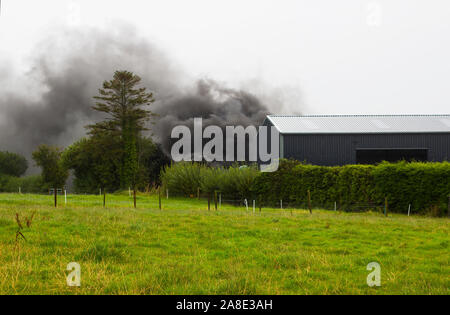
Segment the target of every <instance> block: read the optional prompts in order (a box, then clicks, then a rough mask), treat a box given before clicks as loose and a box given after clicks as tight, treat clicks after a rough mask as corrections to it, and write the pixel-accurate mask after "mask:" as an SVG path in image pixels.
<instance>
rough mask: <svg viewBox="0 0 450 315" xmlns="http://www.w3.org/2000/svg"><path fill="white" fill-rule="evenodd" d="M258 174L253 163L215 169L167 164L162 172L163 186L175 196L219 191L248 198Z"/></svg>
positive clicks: (193, 165) (225, 194)
mask: <svg viewBox="0 0 450 315" xmlns="http://www.w3.org/2000/svg"><path fill="white" fill-rule="evenodd" d="M258 175H259V171H258V169H257V167H256V166H251V167H238V166H233V167H230V168H223V167H219V168H214V167H209V166H207V165H203V164H199V163H188V162H181V163H175V164H173V165H172V166H170V167H167V168H166V169H165V170H164V171H163V172H162V173H161V181H162V183H163V186H164V187H165V188H167V189H169V191H170V192H171V193H172V194H175V195H184V196H189V195H197V189H198V188H200V191H201V193H203V194H210V193H211V194H212V193H214V191H220V192H221V193H222V195H223V196H224V197H225V198H227V199H233V200H237V199H239V200H241V199H244V198H250V197H251V195H252V187H253V184H254V180H255V178H256V177H257V176H258Z"/></svg>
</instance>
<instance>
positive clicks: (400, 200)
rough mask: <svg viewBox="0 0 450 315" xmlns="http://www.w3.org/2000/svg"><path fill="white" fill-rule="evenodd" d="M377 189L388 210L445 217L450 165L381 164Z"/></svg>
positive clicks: (446, 163)
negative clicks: (410, 209) (411, 211)
mask: <svg viewBox="0 0 450 315" xmlns="http://www.w3.org/2000/svg"><path fill="white" fill-rule="evenodd" d="M373 176H374V181H375V185H376V187H377V189H378V190H379V192H380V193H381V194H382V195H385V196H387V198H388V200H389V208H391V209H394V210H396V211H402V212H405V211H406V210H407V209H408V205H409V204H411V206H412V209H415V210H416V211H417V210H419V211H421V212H430V213H433V212H434V214H441V215H442V214H443V213H444V212H445V211H446V210H447V209H448V206H447V203H448V202H449V199H448V198H449V196H450V163H449V162H444V163H422V162H414V163H406V162H400V163H397V164H390V163H382V164H380V165H378V166H377V167H376V168H375V169H374V172H373Z"/></svg>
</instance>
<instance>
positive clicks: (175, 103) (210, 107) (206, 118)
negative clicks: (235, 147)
mask: <svg viewBox="0 0 450 315" xmlns="http://www.w3.org/2000/svg"><path fill="white" fill-rule="evenodd" d="M156 112H157V113H158V114H159V115H160V117H159V118H158V123H157V124H156V125H155V127H154V128H153V130H154V131H155V134H156V135H157V136H158V141H159V142H160V143H162V144H163V148H164V149H165V150H166V152H168V151H169V147H170V143H171V142H170V134H171V130H172V128H173V127H174V126H176V125H187V126H192V125H193V119H194V118H200V117H201V118H203V126H208V125H216V126H220V127H222V128H224V127H225V126H232V125H242V126H249V125H258V124H261V123H262V122H263V120H264V118H265V115H266V114H267V113H268V110H267V108H266V106H264V105H263V104H262V103H261V101H260V100H259V99H257V98H256V97H255V96H253V95H252V94H250V93H247V92H245V91H237V90H233V89H227V88H224V87H221V86H220V85H218V84H217V83H216V82H214V81H211V80H200V81H198V82H197V88H196V90H195V91H193V92H191V93H186V94H182V95H179V96H176V97H173V98H170V99H167V100H162V101H161V102H160V104H158V105H157V106H156Z"/></svg>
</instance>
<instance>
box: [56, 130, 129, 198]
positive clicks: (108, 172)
mask: <svg viewBox="0 0 450 315" xmlns="http://www.w3.org/2000/svg"><path fill="white" fill-rule="evenodd" d="M118 151H120V144H119V141H118V140H117V138H114V137H108V136H106V135H105V134H104V135H101V136H100V135H99V136H97V137H91V138H83V139H81V140H79V141H78V142H76V143H74V144H72V145H71V146H69V147H68V148H66V150H65V151H64V153H63V156H62V160H63V163H64V166H65V167H66V168H68V169H71V170H73V172H74V176H75V179H74V186H75V191H77V192H83V193H93V192H97V191H98V190H99V188H102V189H106V190H107V191H110V192H113V191H116V190H118V189H119V188H120V177H119V176H120V175H119V170H120V167H121V165H120V161H119V160H118V159H117V154H118ZM105 152H108V154H105Z"/></svg>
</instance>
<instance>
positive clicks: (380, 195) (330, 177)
mask: <svg viewBox="0 0 450 315" xmlns="http://www.w3.org/2000/svg"><path fill="white" fill-rule="evenodd" d="M252 190H253V193H254V195H256V196H257V197H258V198H259V199H262V201H263V202H264V203H266V204H270V205H273V206H275V205H277V204H279V202H280V199H283V203H285V204H289V205H292V206H306V205H307V196H308V193H307V191H308V190H310V192H311V201H312V204H313V206H315V207H325V208H333V207H334V203H335V202H336V204H337V207H338V208H339V209H342V210H355V209H363V208H364V207H368V206H369V205H375V206H379V207H375V208H376V209H378V208H381V207H382V206H383V205H384V201H385V197H387V199H388V204H389V211H393V212H407V211H408V205H409V204H411V205H412V210H413V211H414V212H415V213H418V212H422V213H423V212H427V211H430V209H434V211H436V209H438V211H439V212H440V213H441V214H442V213H444V212H446V211H447V203H448V195H449V194H450V163H447V162H445V163H406V162H400V163H395V164H391V163H381V164H379V165H377V166H373V165H348V166H341V167H324V166H314V165H305V164H301V163H300V162H297V161H292V160H283V161H282V162H281V164H280V168H279V170H278V171H277V172H274V173H261V175H260V176H258V177H257V178H256V179H255V182H254V185H253V189H252Z"/></svg>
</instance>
